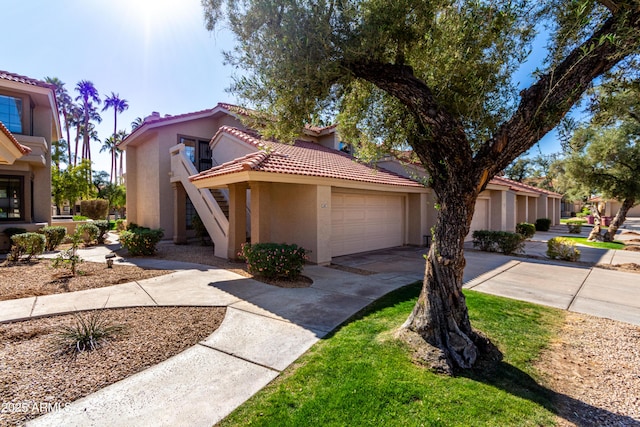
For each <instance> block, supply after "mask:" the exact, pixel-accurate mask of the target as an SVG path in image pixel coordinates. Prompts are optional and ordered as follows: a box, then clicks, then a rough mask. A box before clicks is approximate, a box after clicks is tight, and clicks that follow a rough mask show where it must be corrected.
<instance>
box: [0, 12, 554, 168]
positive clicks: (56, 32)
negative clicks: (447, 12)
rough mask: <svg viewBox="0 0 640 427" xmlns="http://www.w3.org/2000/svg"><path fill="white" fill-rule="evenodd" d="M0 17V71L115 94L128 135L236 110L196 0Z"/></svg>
mask: <svg viewBox="0 0 640 427" xmlns="http://www.w3.org/2000/svg"><path fill="white" fill-rule="evenodd" d="M2 12H3V24H2V26H3V34H4V35H5V43H4V44H3V52H2V60H1V62H0V69H2V70H5V71H9V72H13V73H18V74H23V75H26V76H29V77H32V78H38V79H43V78H44V77H46V76H50V77H58V78H59V79H60V80H62V81H63V82H65V83H66V87H67V90H68V91H69V92H70V93H71V94H72V96H75V95H76V94H77V93H76V92H75V91H74V90H73V88H74V87H75V85H76V83H77V82H78V81H80V80H90V81H92V82H93V83H94V84H95V86H96V88H97V89H98V91H99V92H100V94H101V97H102V98H103V99H104V97H105V96H107V95H109V94H110V93H111V92H112V91H113V92H116V93H118V94H119V95H120V96H121V97H122V98H125V99H126V100H127V101H128V102H129V109H128V110H127V111H125V112H124V113H123V114H121V115H120V116H119V117H118V128H120V129H123V128H125V127H126V128H127V130H130V123H131V121H133V120H134V119H135V118H136V117H145V116H147V115H149V114H151V112H152V111H158V112H159V113H160V114H161V115H164V114H182V113H187V112H191V111H197V110H202V109H205V108H211V107H213V106H214V105H216V104H217V103H218V102H230V103H238V102H239V100H238V99H236V98H235V97H234V96H233V95H232V94H229V93H227V92H226V91H225V89H226V88H227V87H228V86H229V84H230V82H231V76H232V75H233V73H234V70H233V69H232V67H230V66H224V65H223V58H222V51H223V50H225V49H229V48H230V47H231V46H232V44H233V38H232V37H231V36H230V35H229V34H228V33H227V32H225V31H224V30H218V31H216V32H215V33H210V32H208V31H206V30H205V28H204V23H203V15H202V8H201V6H200V0H180V1H176V0H56V1H50V0H2ZM543 47H544V42H543V41H541V42H540V43H537V47H536V48H535V49H534V52H533V54H532V58H531V61H530V62H529V64H527V65H526V67H525V68H524V69H523V70H522V72H521V73H519V74H518V76H517V78H518V80H519V81H520V82H521V83H522V84H523V85H525V86H527V85H529V84H530V82H531V80H530V72H531V71H532V70H533V69H534V68H535V64H536V63H537V62H538V60H540V59H542V58H540V56H541V55H544V49H543ZM102 116H103V121H102V124H100V125H99V127H98V132H99V135H100V138H101V139H102V140H104V138H106V137H108V136H109V135H110V134H111V133H112V132H113V112H112V110H108V111H107V112H104V113H102ZM72 138H73V137H72ZM94 147H95V146H94ZM540 149H541V150H542V152H543V153H551V152H556V151H559V146H558V144H557V142H556V141H555V137H554V136H553V135H548V136H547V137H546V138H544V139H543V141H542V142H541V144H540ZM531 152H532V154H534V155H535V154H537V153H538V148H536V147H534V148H533V149H532V150H531ZM93 153H95V154H94V161H95V163H96V168H97V169H102V170H109V165H110V163H109V157H108V155H106V154H105V153H103V154H100V155H98V154H97V149H96V148H93V150H92V154H93Z"/></svg>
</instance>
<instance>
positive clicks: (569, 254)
mask: <svg viewBox="0 0 640 427" xmlns="http://www.w3.org/2000/svg"><path fill="white" fill-rule="evenodd" d="M547 256H548V257H549V258H551V259H556V258H557V259H562V260H565V261H578V260H579V259H580V251H579V250H578V249H576V244H575V242H573V241H572V240H570V239H567V238H565V237H554V238H553V239H551V240H549V241H548V242H547Z"/></svg>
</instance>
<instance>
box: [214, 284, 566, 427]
mask: <svg viewBox="0 0 640 427" xmlns="http://www.w3.org/2000/svg"><path fill="white" fill-rule="evenodd" d="M419 291H420V283H416V284H413V285H410V286H408V287H405V288H403V289H400V290H398V291H396V292H393V293H392V294H390V295H388V296H387V297H385V298H383V299H381V300H379V301H378V302H377V303H375V304H374V306H372V307H370V308H369V310H367V312H366V313H365V314H363V315H361V316H360V317H358V318H357V319H356V320H353V321H351V322H349V323H348V324H346V325H345V326H343V327H342V328H341V329H339V330H338V331H337V332H336V333H335V334H334V335H332V336H330V337H329V338H327V339H324V340H322V341H320V342H319V343H318V344H316V345H315V346H313V347H312V348H311V349H310V350H309V352H307V354H305V355H304V356H303V357H302V358H301V359H299V360H298V361H297V362H296V363H295V364H294V365H293V366H291V367H290V368H289V369H287V370H286V371H285V372H284V373H283V374H282V375H281V376H280V377H279V378H277V379H276V380H275V381H274V382H272V383H271V384H270V385H269V386H267V387H266V388H265V389H263V390H262V391H261V392H259V393H258V394H257V395H256V396H254V397H253V398H251V399H250V400H249V401H248V402H246V403H245V404H244V405H243V406H241V407H240V408H238V409H237V410H236V411H235V412H234V413H232V414H231V415H230V416H229V417H227V418H226V419H225V420H223V421H222V422H221V424H220V425H223V426H235V425H259V426H311V425H313V426H320V425H321V426H420V425H425V426H503V425H518V426H529V425H530V426H541V425H553V423H554V421H553V420H554V415H553V411H552V409H551V408H552V406H551V403H550V399H551V395H552V392H550V391H548V390H546V389H545V388H544V387H542V386H540V385H539V384H538V383H537V382H536V379H535V378H536V377H537V373H536V372H535V370H534V368H533V367H532V361H534V360H535V359H536V358H537V357H538V355H539V353H540V351H541V350H542V349H543V348H544V347H545V346H546V345H547V344H548V342H549V340H550V339H551V338H552V337H553V336H554V335H555V334H556V333H557V330H558V328H559V327H560V325H561V324H562V321H563V319H564V314H563V312H562V311H560V310H555V309H551V308H546V307H542V306H537V305H532V304H528V303H524V302H518V301H513V300H507V299H504V298H499V297H493V296H488V295H483V294H480V293H477V292H473V291H466V292H465V294H466V295H467V303H468V306H469V312H470V316H471V321H472V323H473V324H474V326H475V327H477V328H478V329H480V330H482V331H484V332H485V333H486V334H487V335H488V336H489V337H490V338H491V339H492V341H493V342H494V343H495V344H496V345H497V346H498V347H499V348H500V350H501V351H502V352H503V353H504V359H503V361H501V362H484V363H483V365H485V366H484V368H483V369H474V370H471V371H469V372H465V373H462V374H460V375H459V376H457V377H447V376H443V375H436V374H433V373H431V372H430V371H428V370H427V369H425V368H423V367H421V366H418V365H416V364H415V363H413V362H412V360H411V354H410V352H409V351H408V348H407V346H406V345H405V344H404V343H402V342H399V341H397V340H395V339H394V338H393V335H392V331H393V330H394V329H395V328H397V327H398V326H399V325H401V324H402V323H403V322H404V320H405V319H406V318H407V316H408V315H409V313H410V312H411V309H412V308H413V305H414V303H415V300H416V297H417V295H418V293H419Z"/></svg>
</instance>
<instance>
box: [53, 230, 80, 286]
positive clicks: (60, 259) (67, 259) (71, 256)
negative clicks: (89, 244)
mask: <svg viewBox="0 0 640 427" xmlns="http://www.w3.org/2000/svg"><path fill="white" fill-rule="evenodd" d="M67 238H68V239H69V240H70V242H71V248H69V249H67V250H66V251H62V252H60V253H59V254H58V256H57V257H55V258H54V259H53V262H52V266H53V268H60V267H64V268H68V269H70V270H71V274H72V275H73V276H75V275H76V272H77V267H78V264H80V263H81V262H83V260H82V258H80V256H79V255H78V245H79V244H80V241H82V233H81V232H80V231H78V230H76V232H75V233H73V234H72V235H71V236H67Z"/></svg>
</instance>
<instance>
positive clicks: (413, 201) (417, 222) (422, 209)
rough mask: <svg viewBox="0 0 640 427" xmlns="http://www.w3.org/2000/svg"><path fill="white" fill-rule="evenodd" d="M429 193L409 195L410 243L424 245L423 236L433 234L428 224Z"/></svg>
mask: <svg viewBox="0 0 640 427" xmlns="http://www.w3.org/2000/svg"><path fill="white" fill-rule="evenodd" d="M426 211H427V193H409V195H408V197H407V225H408V227H407V236H406V238H405V241H406V243H407V244H409V245H418V246H419V245H422V243H423V237H422V236H426V235H429V234H431V232H430V231H429V227H428V225H427V212H426Z"/></svg>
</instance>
